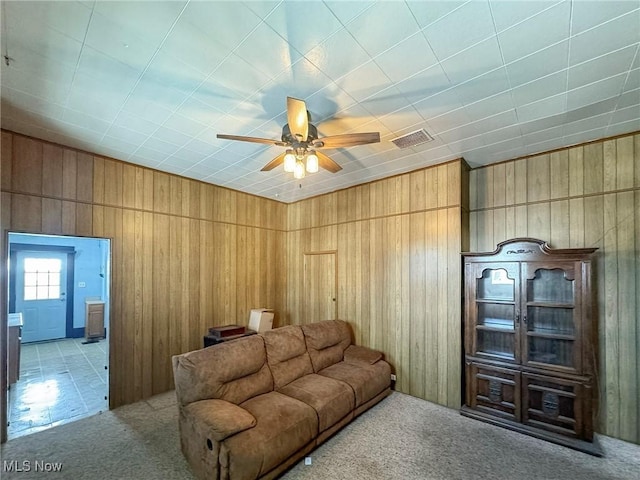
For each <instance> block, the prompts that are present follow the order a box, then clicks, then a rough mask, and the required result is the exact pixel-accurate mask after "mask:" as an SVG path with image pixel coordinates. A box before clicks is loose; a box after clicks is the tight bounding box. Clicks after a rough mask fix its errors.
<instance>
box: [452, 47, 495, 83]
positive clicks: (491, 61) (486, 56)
mask: <svg viewBox="0 0 640 480" xmlns="http://www.w3.org/2000/svg"><path fill="white" fill-rule="evenodd" d="M440 64H441V65H442V68H443V69H444V71H445V73H446V74H447V77H448V78H449V80H451V83H453V84H454V85H457V84H460V83H464V82H465V81H468V80H469V79H470V78H474V77H477V76H479V75H483V74H485V73H487V72H490V71H492V70H495V69H497V68H499V67H502V66H503V62H502V56H501V55H500V47H499V46H498V42H497V40H496V38H495V37H491V38H488V39H487V40H484V41H482V42H480V43H478V44H477V45H474V46H473V47H471V48H468V49H467V50H465V51H463V52H461V53H459V54H457V55H455V56H453V57H450V58H448V59H447V60H444V61H442V62H441V63H440Z"/></svg>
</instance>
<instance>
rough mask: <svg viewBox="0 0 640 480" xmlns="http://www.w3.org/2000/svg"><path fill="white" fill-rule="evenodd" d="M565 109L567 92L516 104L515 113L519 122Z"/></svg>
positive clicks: (547, 115) (554, 113) (551, 114)
mask: <svg viewBox="0 0 640 480" xmlns="http://www.w3.org/2000/svg"><path fill="white" fill-rule="evenodd" d="M566 110H567V94H566V93H562V94H560V95H554V96H553V97H549V98H545V99H544V100H540V101H537V102H533V103H529V104H527V105H518V106H517V107H516V113H517V114H518V120H519V121H520V122H530V121H531V120H537V119H539V118H543V117H553V116H555V115H558V114H560V113H565V112H566Z"/></svg>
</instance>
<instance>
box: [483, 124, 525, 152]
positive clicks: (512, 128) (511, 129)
mask: <svg viewBox="0 0 640 480" xmlns="http://www.w3.org/2000/svg"><path fill="white" fill-rule="evenodd" d="M521 134H522V132H521V130H520V126H519V125H517V124H514V125H509V126H507V127H504V128H500V129H497V130H493V131H491V132H487V133H485V134H483V135H482V139H483V140H484V143H485V144H486V145H494V146H496V147H495V148H496V149H504V148H515V146H522V139H521V138H520V135H521ZM505 142H511V143H509V144H508V146H507V147H505ZM514 144H515V145H514ZM496 151H497V150H496Z"/></svg>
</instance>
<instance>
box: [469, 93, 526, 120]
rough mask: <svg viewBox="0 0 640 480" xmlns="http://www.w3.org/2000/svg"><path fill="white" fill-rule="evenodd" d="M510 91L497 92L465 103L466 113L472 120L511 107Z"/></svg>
mask: <svg viewBox="0 0 640 480" xmlns="http://www.w3.org/2000/svg"><path fill="white" fill-rule="evenodd" d="M513 107H514V102H513V98H512V96H511V92H503V93H498V94H496V95H492V96H490V97H485V98H483V99H482V100H478V101H477V102H473V103H470V104H467V105H465V107H464V108H465V110H466V112H467V115H469V118H470V119H471V120H472V121H475V120H480V119H483V118H486V117H490V116H492V115H495V114H496V113H502V112H506V111H508V110H511V109H513Z"/></svg>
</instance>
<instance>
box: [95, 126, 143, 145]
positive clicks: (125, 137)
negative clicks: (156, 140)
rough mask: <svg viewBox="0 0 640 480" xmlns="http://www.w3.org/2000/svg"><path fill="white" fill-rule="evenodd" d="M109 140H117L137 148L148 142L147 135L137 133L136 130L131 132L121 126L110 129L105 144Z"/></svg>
mask: <svg viewBox="0 0 640 480" xmlns="http://www.w3.org/2000/svg"><path fill="white" fill-rule="evenodd" d="M107 138H113V139H117V140H118V141H122V142H126V143H128V144H131V145H135V146H136V148H137V147H139V146H140V145H142V144H143V143H144V142H145V141H146V140H147V135H145V134H144V133H140V132H136V131H134V130H130V129H128V128H124V127H121V126H120V125H111V126H110V127H109V130H107V133H106V135H105V138H104V139H103V142H104V141H105V140H106V139H107Z"/></svg>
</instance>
